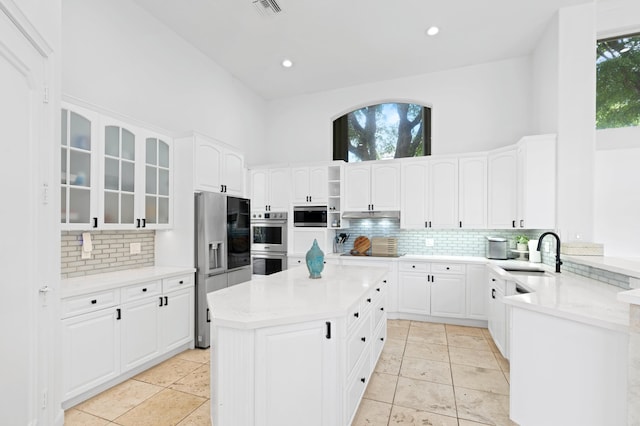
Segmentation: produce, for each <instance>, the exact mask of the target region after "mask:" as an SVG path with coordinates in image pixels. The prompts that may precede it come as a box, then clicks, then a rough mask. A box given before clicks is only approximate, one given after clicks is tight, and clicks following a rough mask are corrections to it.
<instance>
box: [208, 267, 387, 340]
mask: <svg viewBox="0 0 640 426" xmlns="http://www.w3.org/2000/svg"><path fill="white" fill-rule="evenodd" d="M386 273H387V269H386V268H376V267H367V268H363V267H360V266H340V265H325V268H324V270H323V271H322V278H320V279H311V278H309V272H308V271H307V268H302V267H299V268H291V269H288V270H286V271H283V272H279V273H277V274H273V275H269V276H267V277H264V278H261V279H257V280H251V281H248V282H245V283H242V284H238V285H234V286H232V287H228V288H225V289H222V290H218V291H214V292H211V293H209V294H207V301H208V303H209V307H210V308H211V321H212V324H213V325H214V326H224V327H231V328H239V329H255V328H261V327H269V326H275V325H284V324H292V323H297V322H304V321H313V320H319V319H326V318H335V317H341V316H345V315H346V314H347V312H348V309H349V308H350V307H351V306H353V305H354V304H355V303H357V302H358V301H359V299H361V298H362V297H363V296H364V295H365V294H366V293H367V291H369V289H371V288H373V286H375V285H379V284H380V281H381V280H382V279H384V277H385V276H386Z"/></svg>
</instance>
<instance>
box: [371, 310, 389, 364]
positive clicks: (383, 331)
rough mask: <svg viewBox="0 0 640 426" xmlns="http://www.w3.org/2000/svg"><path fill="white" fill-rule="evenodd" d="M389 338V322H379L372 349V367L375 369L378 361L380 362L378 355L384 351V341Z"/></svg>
mask: <svg viewBox="0 0 640 426" xmlns="http://www.w3.org/2000/svg"><path fill="white" fill-rule="evenodd" d="M386 340H387V322H386V321H383V322H382V324H379V326H378V328H377V329H376V332H375V334H374V335H373V342H372V345H371V346H372V347H371V350H372V351H373V352H371V368H372V369H374V368H375V366H376V363H377V362H378V357H379V356H380V353H381V352H382V348H383V347H384V342H385V341H386Z"/></svg>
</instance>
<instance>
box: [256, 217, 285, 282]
mask: <svg viewBox="0 0 640 426" xmlns="http://www.w3.org/2000/svg"><path fill="white" fill-rule="evenodd" d="M251 262H252V264H253V273H254V274H255V275H271V274H275V273H276V272H280V271H284V270H285V269H287V212H265V213H254V214H252V215H251Z"/></svg>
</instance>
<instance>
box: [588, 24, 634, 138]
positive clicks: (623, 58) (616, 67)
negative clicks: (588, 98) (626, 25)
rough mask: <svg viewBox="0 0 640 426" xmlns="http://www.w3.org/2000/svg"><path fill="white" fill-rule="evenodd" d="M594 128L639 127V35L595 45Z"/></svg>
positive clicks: (599, 42) (607, 40)
mask: <svg viewBox="0 0 640 426" xmlns="http://www.w3.org/2000/svg"><path fill="white" fill-rule="evenodd" d="M596 69H597V88H596V128H598V129H607V128H614V127H627V126H640V34H630V35H626V36H622V37H616V38H609V39H603V40H599V41H598V44H597V60H596Z"/></svg>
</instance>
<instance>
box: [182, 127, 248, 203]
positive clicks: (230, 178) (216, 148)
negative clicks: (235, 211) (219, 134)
mask: <svg viewBox="0 0 640 426" xmlns="http://www.w3.org/2000/svg"><path fill="white" fill-rule="evenodd" d="M194 144H195V149H194V157H193V162H194V165H195V178H194V179H195V182H194V187H195V189H196V190H200V191H210V192H222V193H226V194H228V195H235V196H239V197H241V196H243V195H244V176H245V172H244V157H243V156H242V154H240V153H239V152H238V151H235V150H232V149H229V148H226V147H223V146H222V144H221V143H219V142H216V141H214V140H211V139H209V138H206V137H204V136H202V135H195V136H194Z"/></svg>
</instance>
